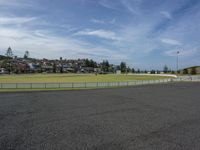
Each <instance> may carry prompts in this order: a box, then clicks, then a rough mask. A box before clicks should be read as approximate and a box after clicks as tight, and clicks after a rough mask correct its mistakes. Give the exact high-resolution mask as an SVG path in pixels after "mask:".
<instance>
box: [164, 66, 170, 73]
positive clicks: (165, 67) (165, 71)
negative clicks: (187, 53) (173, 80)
mask: <svg viewBox="0 0 200 150" xmlns="http://www.w3.org/2000/svg"><path fill="white" fill-rule="evenodd" d="M168 71H169V69H168V67H167V65H165V66H164V69H163V72H164V73H167V72H168Z"/></svg>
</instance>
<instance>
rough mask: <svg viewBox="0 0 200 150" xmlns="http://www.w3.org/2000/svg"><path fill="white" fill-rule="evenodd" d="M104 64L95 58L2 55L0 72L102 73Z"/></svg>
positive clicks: (0, 57)
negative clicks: (52, 58)
mask: <svg viewBox="0 0 200 150" xmlns="http://www.w3.org/2000/svg"><path fill="white" fill-rule="evenodd" d="M102 68H103V67H102V64H101V63H100V64H98V63H96V62H94V61H93V60H88V59H77V60H73V59H70V60H67V59H65V60H62V59H59V60H58V59H57V60H56V59H55V60H49V59H33V58H17V57H15V58H11V57H5V56H2V55H0V72H1V74H4V73H12V74H13V73H16V74H20V73H44V72H45V73H94V72H97V73H100V72H102Z"/></svg>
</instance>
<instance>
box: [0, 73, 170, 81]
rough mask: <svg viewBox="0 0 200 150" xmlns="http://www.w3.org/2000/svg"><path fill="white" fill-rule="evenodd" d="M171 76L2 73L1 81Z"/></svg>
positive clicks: (113, 79)
mask: <svg viewBox="0 0 200 150" xmlns="http://www.w3.org/2000/svg"><path fill="white" fill-rule="evenodd" d="M164 78H170V77H161V76H145V75H114V74H112V75H97V76H96V75H94V74H32V75H0V83H63V82H66V83H67V82H120V81H131V80H156V79H164Z"/></svg>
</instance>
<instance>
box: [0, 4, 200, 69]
mask: <svg viewBox="0 0 200 150" xmlns="http://www.w3.org/2000/svg"><path fill="white" fill-rule="evenodd" d="M199 8H200V1H199V0H0V54H1V55H2V54H5V52H6V50H7V48H8V47H9V46H10V47H11V48H12V50H13V53H14V55H17V56H21V57H22V56H23V55H24V52H25V51H27V50H28V51H29V52H30V56H31V57H35V58H49V59H59V58H60V56H62V57H63V58H66V59H77V58H89V59H94V60H96V61H98V62H100V61H102V60H105V59H107V60H109V62H110V63H113V64H116V65H117V64H119V63H120V62H121V61H125V62H126V63H127V65H129V66H130V67H134V68H135V69H137V68H140V69H147V70H151V69H163V67H164V65H167V66H168V67H169V68H171V69H176V58H177V57H176V56H177V51H180V54H179V57H178V58H179V68H184V67H189V66H194V65H200V19H199V18H200V9H199Z"/></svg>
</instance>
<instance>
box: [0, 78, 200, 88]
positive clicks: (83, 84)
mask: <svg viewBox="0 0 200 150" xmlns="http://www.w3.org/2000/svg"><path fill="white" fill-rule="evenodd" d="M180 81H200V76H180V77H178V78H175V79H172V78H170V79H159V80H137V81H136V80H135V81H125V82H79V83H77V82H74V83H0V89H62V88H70V89H71V88H72V89H73V88H103V87H122V86H135V85H148V84H158V83H167V82H180Z"/></svg>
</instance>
